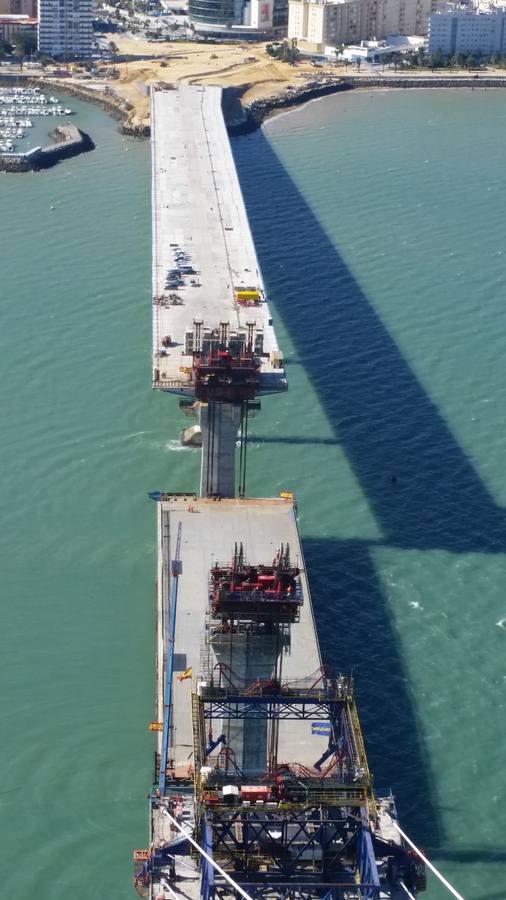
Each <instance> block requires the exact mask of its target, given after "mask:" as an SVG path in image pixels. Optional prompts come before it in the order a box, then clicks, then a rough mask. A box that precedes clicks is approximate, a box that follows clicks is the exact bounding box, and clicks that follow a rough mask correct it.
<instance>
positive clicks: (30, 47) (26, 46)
mask: <svg viewBox="0 0 506 900" xmlns="http://www.w3.org/2000/svg"><path fill="white" fill-rule="evenodd" d="M12 43H13V45H14V53H15V54H16V56H21V57H23V56H30V54H31V53H34V52H35V51H36V49H37V36H36V35H35V34H33V33H32V32H29V31H18V32H17V33H16V34H15V35H14V38H13V41H12Z"/></svg>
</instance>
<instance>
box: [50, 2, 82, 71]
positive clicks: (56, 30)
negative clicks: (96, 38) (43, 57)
mask: <svg viewBox="0 0 506 900" xmlns="http://www.w3.org/2000/svg"><path fill="white" fill-rule="evenodd" d="M38 18H39V28H38V49H39V53H45V54H47V56H52V57H59V58H63V59H72V58H75V57H80V58H85V57H89V56H91V52H92V46H93V29H92V25H91V19H92V14H91V0H38Z"/></svg>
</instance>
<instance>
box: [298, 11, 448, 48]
mask: <svg viewBox="0 0 506 900" xmlns="http://www.w3.org/2000/svg"><path fill="white" fill-rule="evenodd" d="M433 9H435V0H289V11H288V37H289V38H296V39H297V42H298V43H299V42H300V43H301V47H302V48H303V49H308V50H312V51H314V52H318V53H319V52H322V51H323V49H324V48H325V47H326V46H333V47H335V46H339V45H340V44H359V43H360V41H364V40H365V41H368V40H373V39H377V40H382V39H384V38H385V37H387V35H390V34H402V35H411V34H419V35H425V34H427V17H428V15H429V14H430V13H431V12H432V11H433Z"/></svg>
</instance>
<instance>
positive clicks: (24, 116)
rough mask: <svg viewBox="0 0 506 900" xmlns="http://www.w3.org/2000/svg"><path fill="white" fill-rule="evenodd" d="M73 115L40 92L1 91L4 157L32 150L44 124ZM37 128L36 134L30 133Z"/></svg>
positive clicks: (0, 129) (0, 141) (1, 148)
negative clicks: (7, 154) (8, 154)
mask: <svg viewBox="0 0 506 900" xmlns="http://www.w3.org/2000/svg"><path fill="white" fill-rule="evenodd" d="M71 115H72V109H70V108H69V107H67V106H62V105H61V104H60V101H59V100H58V98H57V97H54V96H49V97H46V95H45V94H44V93H42V92H41V90H40V88H2V87H0V153H15V152H20V151H21V150H24V151H26V150H27V149H30V147H33V146H34V143H33V136H34V135H36V136H37V137H38V136H39V134H40V132H41V129H40V126H41V125H42V124H43V123H44V124H46V125H47V122H48V121H49V120H50V119H54V118H56V117H58V118H61V117H67V118H68V116H71ZM34 119H35V120H36V121H35V122H34V121H33V120H34ZM34 125H35V126H36V127H35V131H34V132H30V129H32V128H34ZM37 125H38V126H39V127H37Z"/></svg>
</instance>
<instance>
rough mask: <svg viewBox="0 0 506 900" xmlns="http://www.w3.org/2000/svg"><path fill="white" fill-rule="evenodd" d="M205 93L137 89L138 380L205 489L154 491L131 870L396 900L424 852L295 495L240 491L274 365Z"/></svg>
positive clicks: (207, 883) (179, 881)
mask: <svg viewBox="0 0 506 900" xmlns="http://www.w3.org/2000/svg"><path fill="white" fill-rule="evenodd" d="M220 103H221V92H220V90H219V89H215V88H200V87H199V88H181V89H179V90H174V89H171V88H167V86H165V88H164V89H162V90H155V91H154V93H153V98H152V110H153V119H152V122H153V132H152V140H153V386H154V387H155V388H156V389H158V390H162V391H166V392H169V393H175V394H179V395H180V396H182V398H183V403H184V408H185V409H188V407H190V408H191V409H194V408H195V410H196V411H197V414H198V416H199V421H200V426H201V429H202V445H203V446H202V469H201V482H200V492H199V493H200V496H199V495H198V494H197V492H193V491H191V490H190V491H187V492H186V493H185V494H177V493H171V492H161V491H159V492H154V493H153V494H151V495H150V496H151V498H152V499H153V500H156V501H157V512H158V567H157V592H156V597H157V607H156V608H157V638H156V660H157V666H156V687H157V696H156V718H155V720H154V721H153V722H152V723H151V725H150V727H151V730H153V731H155V732H157V738H158V739H157V749H156V752H155V766H154V773H153V789H152V791H151V793H150V796H149V814H150V839H149V849H148V850H138V851H134V865H135V875H134V883H135V887H136V889H137V891H138V893H140V894H141V896H149V898H150V900H155V898H156V900H162V898H171V900H197V898H200V900H235V898H237V896H238V895H239V894H240V895H242V896H243V897H245V898H246V900H267V898H268V900H288V898H290V900H380V898H381V900H383V898H392V900H394V898H395V900H400V898H401V897H405V896H406V894H405V893H403V891H404V888H405V887H407V889H408V895H409V896H414V894H415V893H416V891H417V890H418V889H420V890H422V889H423V888H424V886H425V875H424V868H423V865H421V864H420V862H419V859H418V857H417V856H416V855H413V853H411V851H410V852H407V851H406V848H405V845H404V844H403V841H402V839H401V836H400V833H399V832H398V831H396V830H395V829H394V828H393V826H392V822H394V821H396V810H395V803H394V799H393V796H392V795H391V793H386V794H384V795H383V796H378V795H376V794H375V792H374V790H373V783H372V777H371V774H370V772H369V767H368V763H367V757H366V752H365V747H364V742H363V738H362V733H361V729H360V722H359V718H358V712H357V708H356V705H355V699H354V684H353V678H352V676H351V675H350V674H349V673H342V672H339V671H337V670H333V669H331V668H330V667H328V666H325V665H324V664H323V663H322V659H321V655H320V648H319V643H318V636H317V632H316V625H315V620H314V614H313V606H312V600H311V594H310V589H309V582H308V577H307V572H306V568H305V563H304V556H303V551H302V546H301V541H300V536H299V532H298V527H297V518H296V506H295V501H294V498H293V496H292V494H291V493H285V494H283V495H281V496H280V497H279V498H267V499H258V498H249V497H247V496H246V495H245V479H244V476H245V471H244V468H245V460H246V443H247V420H248V415H249V413H250V412H251V411H252V410H253V408H256V405H257V404H258V397H260V396H262V395H263V394H266V393H274V392H277V391H283V390H285V389H286V378H285V373H284V369H283V362H282V355H281V352H280V350H279V347H278V344H277V341H276V336H275V332H274V328H273V323H272V318H271V315H270V312H269V308H268V304H267V299H266V297H265V292H264V286H263V282H262V278H261V274H260V271H259V269H258V263H257V260H256V253H255V248H254V246H253V242H252V239H251V234H250V230H249V225H248V220H247V216H246V212H245V209H244V205H243V202H242V196H241V192H240V189H239V184H238V181H237V175H236V172H235V168H234V165H233V159H232V154H231V151H230V145H229V142H228V136H227V134H226V131H225V127H224V123H223V117H222V114H221V106H220ZM238 427H240V429H241V439H240V465H239V486H238V491H237V493H238V494H239V496H236V484H235V474H234V473H235V461H234V456H235V445H236V438H237V429H238ZM326 600H327V601H328V602H332V601H333V597H332V591H331V589H330V586H329V592H328V597H326ZM345 627H346V623H345V622H343V628H345ZM403 886H404V887H403Z"/></svg>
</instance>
